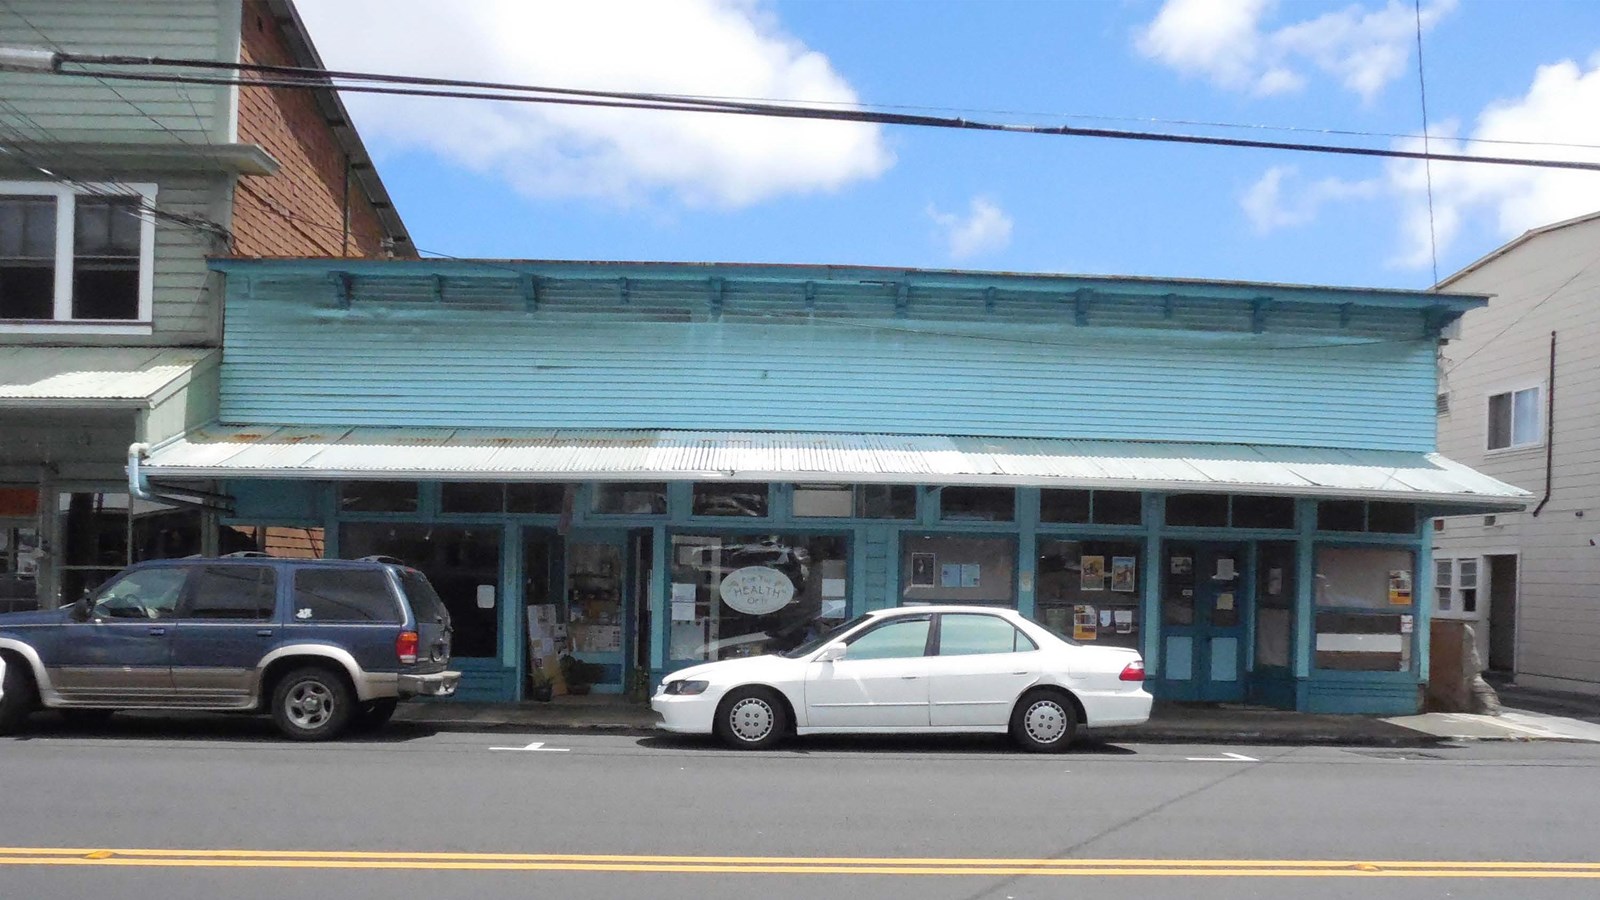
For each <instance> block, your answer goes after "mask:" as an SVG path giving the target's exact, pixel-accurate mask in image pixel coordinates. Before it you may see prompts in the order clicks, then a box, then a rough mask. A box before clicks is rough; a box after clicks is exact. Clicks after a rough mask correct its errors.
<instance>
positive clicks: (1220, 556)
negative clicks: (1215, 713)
mask: <svg viewBox="0 0 1600 900" xmlns="http://www.w3.org/2000/svg"><path fill="white" fill-rule="evenodd" d="M1245 559H1246V557H1245V552H1244V547H1242V546H1240V545H1235V544H1202V543H1190V542H1170V543H1168V544H1167V545H1166V552H1165V554H1164V558H1163V561H1162V562H1163V565H1162V588H1161V670H1160V678H1159V682H1158V684H1159V690H1160V695H1161V697H1162V698H1164V699H1168V700H1198V701H1209V702H1224V701H1239V700H1243V699H1244V646H1245V627H1244V604H1245V603H1246V602H1247V600H1248V597H1247V596H1246V586H1247V585H1248V584H1250V581H1249V578H1248V573H1246V572H1245V571H1244V566H1245Z"/></svg>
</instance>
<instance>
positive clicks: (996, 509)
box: [939, 487, 1017, 522]
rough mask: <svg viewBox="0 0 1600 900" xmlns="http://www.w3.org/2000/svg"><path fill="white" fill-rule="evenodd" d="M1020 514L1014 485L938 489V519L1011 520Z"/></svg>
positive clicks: (970, 520)
mask: <svg viewBox="0 0 1600 900" xmlns="http://www.w3.org/2000/svg"><path fill="white" fill-rule="evenodd" d="M1016 517H1017V492H1016V491H1015V490H1013V489H1011V488H991V487H947V488H944V489H943V490H941V491H939V518H941V519H945V520H947V521H969V522H972V521H976V522H1009V521H1011V520H1012V519H1015V518H1016Z"/></svg>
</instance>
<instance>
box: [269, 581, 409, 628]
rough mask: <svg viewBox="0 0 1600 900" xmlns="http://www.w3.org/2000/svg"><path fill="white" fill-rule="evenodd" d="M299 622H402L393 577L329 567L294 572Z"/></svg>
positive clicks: (294, 611) (294, 610)
mask: <svg viewBox="0 0 1600 900" xmlns="http://www.w3.org/2000/svg"><path fill="white" fill-rule="evenodd" d="M290 615H291V617H292V621H295V622H391V623H393V622H399V621H400V608H399V606H398V605H397V604H396V603H395V599H394V590H393V588H392V587H391V586H390V584H389V576H388V575H387V574H385V573H383V572H381V571H378V570H376V569H341V568H333V567H329V568H326V569H322V568H307V569H298V570H296V571H295V573H294V606H293V607H292V610H291V612H290Z"/></svg>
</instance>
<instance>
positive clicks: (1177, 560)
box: [1168, 556, 1194, 575]
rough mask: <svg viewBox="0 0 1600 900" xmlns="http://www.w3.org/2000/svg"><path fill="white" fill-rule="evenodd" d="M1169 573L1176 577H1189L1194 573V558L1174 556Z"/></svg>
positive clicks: (1169, 566)
mask: <svg viewBox="0 0 1600 900" xmlns="http://www.w3.org/2000/svg"><path fill="white" fill-rule="evenodd" d="M1168 569H1169V571H1171V572H1172V574H1174V575H1188V574H1191V573H1192V572H1194V557H1192V556H1174V557H1172V560H1171V561H1170V563H1169V565H1168Z"/></svg>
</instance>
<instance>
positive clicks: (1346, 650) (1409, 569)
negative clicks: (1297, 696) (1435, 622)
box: [1316, 547, 1415, 672]
mask: <svg viewBox="0 0 1600 900" xmlns="http://www.w3.org/2000/svg"><path fill="white" fill-rule="evenodd" d="M1414 567H1415V558H1414V556H1413V554H1412V552H1411V551H1410V550H1397V549H1388V548H1367V547H1359V548H1354V547H1319V548H1318V549H1317V570H1316V602H1317V618H1316V630H1317V633H1316V664H1317V668H1319V669H1339V670H1354V671H1367V672H1404V671H1407V670H1409V669H1410V668H1411V645H1412V640H1413V634H1412V632H1413V629H1414V622H1415V617H1414V615H1413V613H1414V610H1415V607H1414V605H1413V597H1412V575H1413V571H1414Z"/></svg>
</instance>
